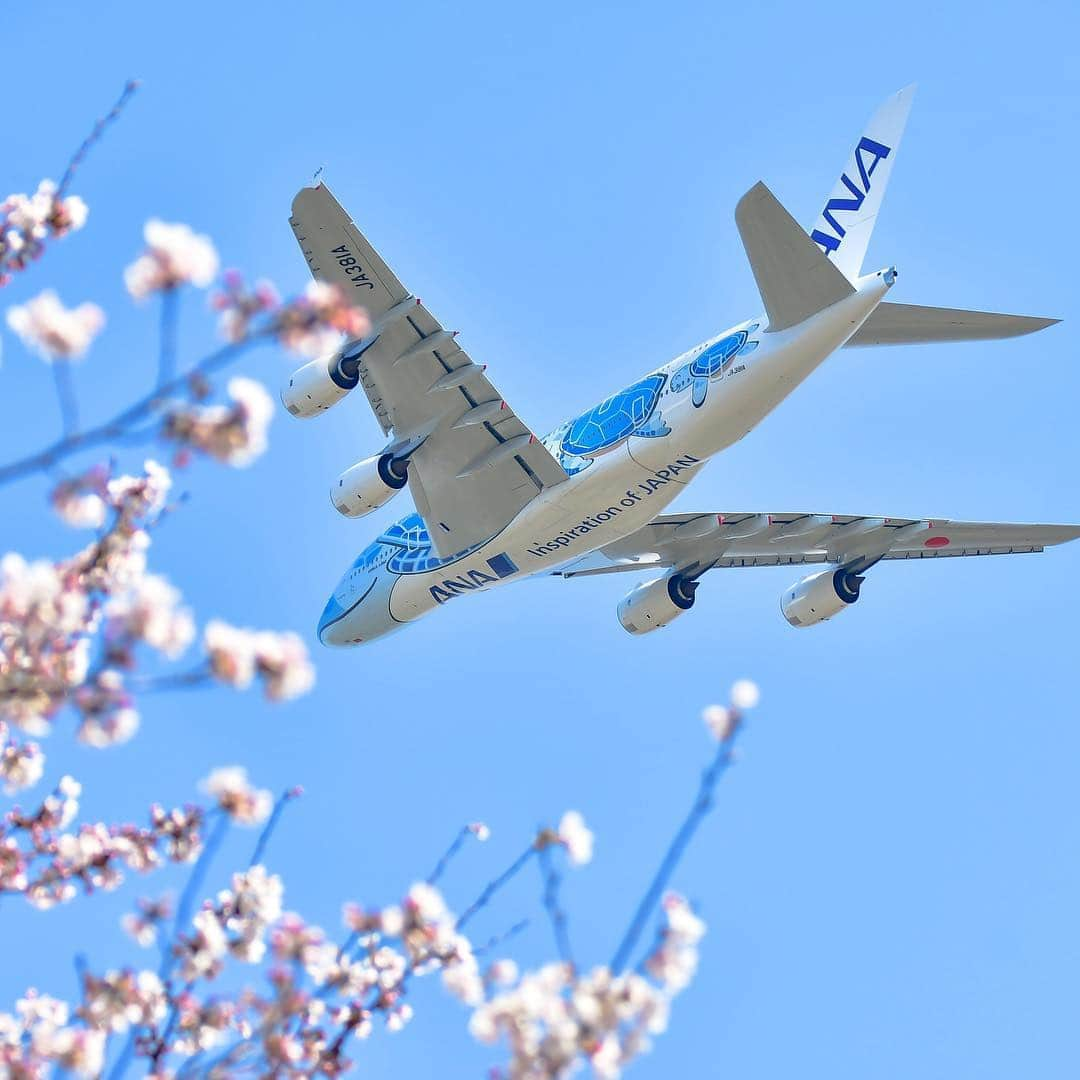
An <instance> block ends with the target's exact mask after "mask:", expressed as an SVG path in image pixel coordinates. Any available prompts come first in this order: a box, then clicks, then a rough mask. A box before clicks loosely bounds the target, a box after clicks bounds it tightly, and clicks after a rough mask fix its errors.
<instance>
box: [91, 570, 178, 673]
mask: <svg viewBox="0 0 1080 1080" xmlns="http://www.w3.org/2000/svg"><path fill="white" fill-rule="evenodd" d="M104 614H105V636H106V639H107V640H110V641H113V642H116V641H126V640H135V641H145V642H146V644H147V645H149V646H150V647H151V648H152V649H156V650H157V651H158V652H160V653H163V654H164V655H165V656H167V657H169V659H171V660H174V659H176V658H177V657H178V656H180V655H181V653H183V652H184V650H185V649H186V648H187V647H188V645H190V644H191V640H192V638H194V636H195V622H194V620H193V619H192V617H191V612H189V611H188V610H187V609H186V608H182V607H180V593H179V591H178V590H177V589H175V588H174V587H173V586H172V585H170V584H169V582H168V581H166V580H165V578H163V577H160V576H159V575H157V574H144V575H143V576H142V577H141V578H140V579H139V580H138V582H137V583H136V584H135V585H134V586H133V588H131V589H130V590H129V591H127V592H125V593H122V594H120V595H118V596H114V597H111V598H110V599H109V601H108V603H107V604H106V605H105V608H104Z"/></svg>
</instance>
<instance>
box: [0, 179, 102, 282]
mask: <svg viewBox="0 0 1080 1080" xmlns="http://www.w3.org/2000/svg"><path fill="white" fill-rule="evenodd" d="M87 213H88V211H87V208H86V203H84V202H83V201H82V199H80V198H79V196H78V195H67V196H64V195H61V194H60V192H59V190H58V189H57V186H56V184H55V183H53V181H52V180H42V181H41V182H40V183H39V184H38V187H37V191H35V192H34V194H33V195H26V194H15V195H9V196H8V197H7V198H6V199H5V200H4V201H3V202H2V203H0V286H3V285H6V284H7V283H8V282H9V281H10V280H11V275H12V274H14V273H17V272H18V271H20V270H25V269H26V267H27V266H28V265H29V263H31V262H32V261H34V260H35V259H37V258H39V257H40V255H41V253H42V251H43V250H44V247H45V244H46V242H47V241H48V240H50V239H55V238H58V237H61V236H66V235H67V234H68V233H69V232H73V231H74V230H76V229H81V228H82V227H83V225H85V224H86V216H87Z"/></svg>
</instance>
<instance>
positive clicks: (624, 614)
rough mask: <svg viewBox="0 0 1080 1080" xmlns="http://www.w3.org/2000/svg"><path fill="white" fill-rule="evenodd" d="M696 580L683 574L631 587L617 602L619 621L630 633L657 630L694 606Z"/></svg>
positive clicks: (644, 632) (671, 575) (645, 632)
mask: <svg viewBox="0 0 1080 1080" xmlns="http://www.w3.org/2000/svg"><path fill="white" fill-rule="evenodd" d="M697 587H698V583H697V582H696V581H692V580H690V579H689V578H685V577H683V576H682V574H668V576H667V577H662V578H656V579H655V580H653V581H647V582H645V584H644V585H638V587H637V588H636V589H631V590H630V592H628V593H627V594H626V596H624V597H623V598H622V600H621V601H620V602H619V622H620V623H622V626H623V629H624V630H627V631H629V632H630V633H631V634H647V633H648V632H649V631H650V630H659V629H660V627H661V626H667V624H668V623H669V622H671V621H672V619H677V618H678V617H679V616H680V615H681V614H682V613H683V612H684V611H689V610H690V609H691V608H692V607H693V606H694V593H695V592H696V591H697Z"/></svg>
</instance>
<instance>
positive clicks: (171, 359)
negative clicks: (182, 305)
mask: <svg viewBox="0 0 1080 1080" xmlns="http://www.w3.org/2000/svg"><path fill="white" fill-rule="evenodd" d="M179 299H180V297H179V293H178V291H177V289H176V288H175V286H174V287H172V288H169V289H162V291H161V346H160V349H159V352H158V378H157V385H158V386H163V385H164V384H165V383H167V382H168V381H169V380H170V379H171V378H172V377H173V375H174V374H175V373H176V332H177V320H176V316H177V312H178V310H179Z"/></svg>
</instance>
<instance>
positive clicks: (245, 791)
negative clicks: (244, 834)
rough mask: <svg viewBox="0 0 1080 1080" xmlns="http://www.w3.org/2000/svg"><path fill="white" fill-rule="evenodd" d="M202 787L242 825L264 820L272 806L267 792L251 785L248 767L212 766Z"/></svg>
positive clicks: (254, 823)
mask: <svg viewBox="0 0 1080 1080" xmlns="http://www.w3.org/2000/svg"><path fill="white" fill-rule="evenodd" d="M201 786H202V789H203V791H205V792H206V793H207V794H208V795H210V796H211V797H212V798H213V799H214V800H215V801H216V802H217V804H218V806H219V807H220V808H221V809H222V810H224V811H225V813H226V814H228V815H229V817H231V818H232V819H233V820H234V821H237V822H239V823H240V824H241V825H257V824H258V823H259V822H260V821H265V820H266V818H267V817H268V816H269V814H270V810H271V808H272V807H273V805H274V799H273V796H272V795H271V794H270V792H269V791H267V790H266V789H265V788H255V787H252V786H251V783H250V782H249V781H248V778H247V769H244V768H242V767H241V766H239V765H228V766H224V767H222V768H218V769H214V771H213V772H212V773H210V775H209V776H208V777H207V778H206V779H205V780H204V781H203V782H202V785H201Z"/></svg>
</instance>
